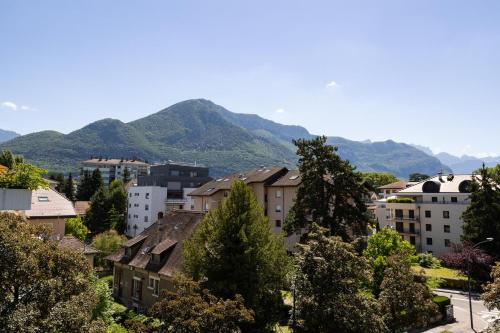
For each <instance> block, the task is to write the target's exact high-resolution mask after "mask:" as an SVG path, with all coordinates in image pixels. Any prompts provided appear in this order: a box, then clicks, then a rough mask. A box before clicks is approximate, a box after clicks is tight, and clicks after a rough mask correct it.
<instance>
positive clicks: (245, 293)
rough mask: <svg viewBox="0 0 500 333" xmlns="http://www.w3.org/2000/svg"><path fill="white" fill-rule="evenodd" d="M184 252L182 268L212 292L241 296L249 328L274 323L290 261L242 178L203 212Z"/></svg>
mask: <svg viewBox="0 0 500 333" xmlns="http://www.w3.org/2000/svg"><path fill="white" fill-rule="evenodd" d="M183 257H184V260H183V261H184V265H185V270H186V272H188V274H189V275H190V276H191V277H193V278H194V279H195V280H197V281H202V287H203V288H207V289H208V290H210V292H211V293H213V294H214V295H215V296H216V297H220V298H223V299H233V298H234V297H235V296H236V295H237V294H240V295H242V297H243V298H244V300H245V306H246V307H247V308H248V309H251V310H253V311H254V313H255V324H254V325H252V327H253V328H255V329H265V328H270V327H271V326H272V325H273V324H274V323H276V322H277V319H278V312H279V309H280V307H281V306H282V303H283V300H282V296H281V289H282V288H283V287H284V284H285V277H286V275H287V273H288V272H289V269H290V264H289V263H290V260H289V258H288V256H287V254H286V249H285V246H284V242H283V238H282V236H280V235H275V234H273V233H272V231H271V228H270V224H269V220H268V218H267V217H265V216H264V212H263V209H262V207H261V206H259V204H258V202H257V200H256V198H255V196H254V194H253V192H252V191H251V189H250V188H249V187H248V186H247V185H246V184H245V183H243V182H241V181H237V182H235V183H234V184H233V185H232V187H231V192H230V195H229V197H228V198H227V199H226V200H225V201H223V202H222V204H221V205H220V207H218V208H216V209H212V210H210V211H209V212H208V214H207V215H205V217H204V218H203V220H202V221H201V222H200V224H199V225H198V227H197V229H196V231H195V232H194V234H193V236H192V237H191V239H189V240H187V241H186V242H185V243H184V255H183Z"/></svg>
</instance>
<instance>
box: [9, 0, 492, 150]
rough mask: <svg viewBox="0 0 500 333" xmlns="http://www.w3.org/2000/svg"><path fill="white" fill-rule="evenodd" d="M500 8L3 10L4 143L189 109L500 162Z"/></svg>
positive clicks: (98, 2) (102, 5) (127, 5)
mask: <svg viewBox="0 0 500 333" xmlns="http://www.w3.org/2000/svg"><path fill="white" fill-rule="evenodd" d="M499 88H500V2H499V1H456V0H453V1H436V0H428V1H427V0H418V1H400V0H399V1H369V0H367V1H332V0H330V1H293V0H288V1H271V0H267V1H256V0H252V1H236V0H227V1H218V0H210V1H207V0H200V1H189V0H182V1H139V0H137V1H123V0H120V1H118V0H115V1H103V0H95V1H91V0H86V1H50V0H46V1H15V0H11V1H8V0H0V105H1V106H0V128H3V129H10V130H15V131H18V132H20V133H22V134H26V133H29V132H33V131H40V130H46V129H53V130H58V131H61V132H63V133H68V132H71V131H73V130H75V129H78V128H80V127H82V126H84V125H86V124H87V123H89V122H92V121H95V120H98V119H102V118H117V119H120V120H122V121H131V120H134V119H137V118H140V117H143V116H145V115H148V114H151V113H153V112H156V111H158V110H160V109H162V108H164V107H167V106H169V105H171V104H173V103H176V102H179V101H181V100H185V99H189V98H207V99H210V100H212V101H214V102H215V103H217V104H220V105H223V106H225V107H226V108H227V109H229V110H231V111H234V112H241V113H257V114H259V115H261V116H263V117H266V118H269V119H272V120H275V121H278V122H281V123H285V124H298V125H302V126H305V127H306V128H308V129H309V130H310V131H311V132H313V133H315V134H326V135H333V136H342V137H346V138H349V139H354V140H364V139H371V140H377V141H378V140H386V139H393V140H395V141H400V142H407V143H418V144H421V145H425V146H429V147H431V148H432V149H433V150H435V151H447V152H450V153H453V154H458V155H460V154H463V153H467V154H472V155H487V154H488V155H500V112H499V110H498V109H499V105H500V93H499Z"/></svg>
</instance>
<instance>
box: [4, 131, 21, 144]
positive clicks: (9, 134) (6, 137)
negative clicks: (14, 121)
mask: <svg viewBox="0 0 500 333" xmlns="http://www.w3.org/2000/svg"><path fill="white" fill-rule="evenodd" d="M18 136H19V134H17V133H16V132H12V131H6V130H3V129H0V142H5V141H9V140H11V139H14V138H15V137H18Z"/></svg>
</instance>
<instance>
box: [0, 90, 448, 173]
mask: <svg viewBox="0 0 500 333" xmlns="http://www.w3.org/2000/svg"><path fill="white" fill-rule="evenodd" d="M311 137H313V135H312V134H311V133H309V132H308V131H307V129H305V128H303V127H301V126H290V125H282V124H279V123H276V122H273V121H270V120H267V119H264V118H261V117H259V116H257V115H252V114H239V113H233V112H230V111H228V110H226V109H224V108H223V107H221V106H219V105H216V104H214V103H212V102H211V101H208V100H204V99H194V100H187V101H184V102H180V103H177V104H174V105H172V106H170V107H168V108H166V109H163V110H161V111H159V112H157V113H154V114H152V115H149V116H147V117H144V118H141V119H138V120H135V121H132V122H129V123H123V122H121V121H120V120H116V119H103V120H99V121H96V122H94V123H91V124H89V125H87V126H85V127H83V128H81V129H79V130H76V131H74V132H71V133H69V134H62V133H58V132H55V131H44V132H38V133H32V134H29V135H24V136H20V137H18V138H15V139H13V140H10V141H8V142H4V143H2V144H0V149H11V150H12V151H13V152H14V153H16V154H22V155H24V156H25V158H27V159H28V160H29V161H32V162H34V163H36V164H38V165H40V166H42V167H45V168H48V169H49V170H51V171H68V170H75V171H76V170H77V169H78V167H79V163H80V162H81V161H82V160H84V159H87V158H89V157H90V156H99V155H101V156H109V157H117V158H120V157H139V158H142V159H146V160H148V161H151V162H162V161H165V160H174V161H186V162H194V161H196V162H198V163H203V164H205V165H207V166H209V167H210V168H211V173H212V174H213V175H215V176H217V175H221V174H225V173H229V172H234V171H238V170H245V169H250V168H253V167H255V166H257V165H284V166H288V167H294V166H295V165H296V163H297V156H296V155H295V148H294V146H293V144H292V143H291V140H292V139H294V138H311ZM328 142H329V143H331V144H334V145H337V146H338V147H339V154H340V155H341V156H342V157H343V158H346V159H349V160H350V161H351V163H353V164H354V165H356V166H357V167H358V168H359V170H361V171H387V172H392V173H394V174H396V175H397V176H399V177H403V178H405V177H408V175H409V174H410V173H412V172H422V173H428V174H435V173H436V172H437V171H439V170H440V169H441V168H443V165H442V164H441V163H440V162H439V160H437V159H436V158H434V157H431V156H428V155H426V154H424V153H422V152H421V151H419V150H418V149H416V148H414V147H411V146H409V145H406V144H402V143H396V142H394V141H385V142H369V141H367V142H365V143H362V142H356V141H350V140H347V139H343V138H338V137H330V138H328Z"/></svg>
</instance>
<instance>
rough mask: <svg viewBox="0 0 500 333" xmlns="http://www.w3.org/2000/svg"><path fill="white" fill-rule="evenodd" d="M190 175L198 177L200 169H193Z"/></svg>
mask: <svg viewBox="0 0 500 333" xmlns="http://www.w3.org/2000/svg"><path fill="white" fill-rule="evenodd" d="M190 176H191V177H198V171H191V173H190Z"/></svg>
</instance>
